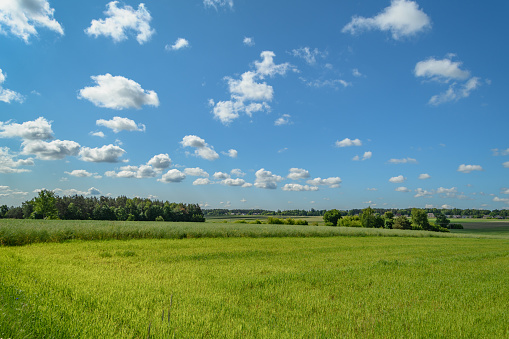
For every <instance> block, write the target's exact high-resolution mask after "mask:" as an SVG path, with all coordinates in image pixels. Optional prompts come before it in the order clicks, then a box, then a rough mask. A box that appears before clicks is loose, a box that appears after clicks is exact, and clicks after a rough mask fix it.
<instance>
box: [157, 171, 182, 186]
mask: <svg viewBox="0 0 509 339" xmlns="http://www.w3.org/2000/svg"><path fill="white" fill-rule="evenodd" d="M185 178H186V175H185V174H184V173H182V172H180V171H179V170H178V169H175V168H174V169H171V170H169V171H168V172H167V173H165V174H163V176H162V178H161V179H157V181H160V182H165V183H168V182H181V181H182V180H184V179H185Z"/></svg>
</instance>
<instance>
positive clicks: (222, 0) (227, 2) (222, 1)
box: [203, 0, 233, 10]
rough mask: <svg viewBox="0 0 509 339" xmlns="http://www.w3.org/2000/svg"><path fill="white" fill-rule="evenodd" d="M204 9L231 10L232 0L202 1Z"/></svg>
mask: <svg viewBox="0 0 509 339" xmlns="http://www.w3.org/2000/svg"><path fill="white" fill-rule="evenodd" d="M203 5H204V6H205V7H213V8H214V9H216V10H217V8H218V7H229V8H230V9H232V8H233V0H203Z"/></svg>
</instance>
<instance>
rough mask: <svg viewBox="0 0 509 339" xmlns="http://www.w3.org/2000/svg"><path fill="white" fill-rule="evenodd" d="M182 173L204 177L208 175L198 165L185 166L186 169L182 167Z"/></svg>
mask: <svg viewBox="0 0 509 339" xmlns="http://www.w3.org/2000/svg"><path fill="white" fill-rule="evenodd" d="M184 173H185V174H186V175H190V176H192V177H205V178H208V177H209V174H208V173H207V172H205V171H204V170H202V169H201V168H199V167H194V168H192V167H191V168H186V169H184Z"/></svg>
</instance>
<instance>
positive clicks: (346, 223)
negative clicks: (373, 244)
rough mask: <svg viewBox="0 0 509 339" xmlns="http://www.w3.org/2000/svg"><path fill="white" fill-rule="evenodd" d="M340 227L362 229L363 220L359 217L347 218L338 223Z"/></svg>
mask: <svg viewBox="0 0 509 339" xmlns="http://www.w3.org/2000/svg"><path fill="white" fill-rule="evenodd" d="M338 226H343V227H362V223H361V218H359V217H358V216H345V217H343V218H341V219H339V221H338Z"/></svg>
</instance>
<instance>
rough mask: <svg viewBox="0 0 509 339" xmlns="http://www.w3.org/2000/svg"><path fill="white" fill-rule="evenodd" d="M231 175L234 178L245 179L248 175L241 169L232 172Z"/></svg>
mask: <svg viewBox="0 0 509 339" xmlns="http://www.w3.org/2000/svg"><path fill="white" fill-rule="evenodd" d="M230 175H232V176H234V177H243V176H245V175H246V173H244V172H242V171H241V170H240V168H234V169H232V170H231V171H230Z"/></svg>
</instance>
